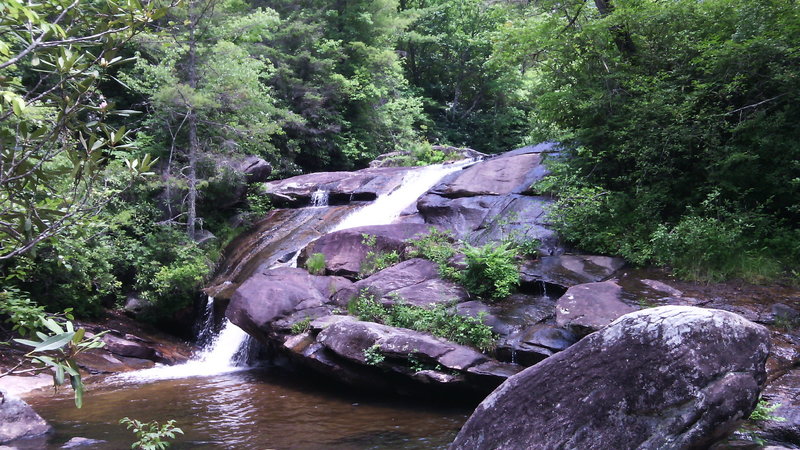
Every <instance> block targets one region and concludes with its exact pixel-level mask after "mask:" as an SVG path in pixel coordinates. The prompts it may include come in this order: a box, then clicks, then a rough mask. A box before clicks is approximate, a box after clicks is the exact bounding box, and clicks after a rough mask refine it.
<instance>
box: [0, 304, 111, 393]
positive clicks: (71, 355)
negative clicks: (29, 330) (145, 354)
mask: <svg viewBox="0 0 800 450" xmlns="http://www.w3.org/2000/svg"><path fill="white" fill-rule="evenodd" d="M40 323H41V325H42V329H43V330H46V331H47V333H45V332H42V331H35V333H36V337H37V338H38V340H31V339H14V340H15V341H16V342H18V343H20V344H22V345H25V346H28V347H33V349H32V350H31V351H29V352H28V353H26V354H25V358H28V359H30V361H31V362H33V363H34V364H36V365H38V366H39V368H37V369H35V370H36V371H38V370H44V369H46V368H50V369H52V371H53V386H55V387H56V388H58V387H60V386H62V385H64V383H65V381H66V379H69V382H70V385H71V387H72V390H73V391H74V392H75V406H76V407H78V408H80V407H81V406H83V393H84V387H83V381H82V379H81V374H80V369H79V368H78V364H77V363H76V362H75V357H76V356H77V355H78V354H79V353H82V352H84V351H87V350H91V349H94V348H100V347H103V346H104V345H105V344H104V343H103V341H101V340H100V338H101V337H102V336H103V335H104V334H105V332H102V333H97V334H95V335H93V336H92V337H86V329H84V328H78V329H77V330H76V329H75V327H74V326H73V325H72V322H70V321H69V320H66V321H64V322H63V323H59V322H58V321H57V320H56V319H55V318H54V317H53V316H44V315H43V316H41V317H40ZM17 367H19V366H17ZM15 369H16V367H15V368H13V369H11V370H10V371H9V372H7V373H5V374H3V376H5V375H9V374H11V373H14V370H15Z"/></svg>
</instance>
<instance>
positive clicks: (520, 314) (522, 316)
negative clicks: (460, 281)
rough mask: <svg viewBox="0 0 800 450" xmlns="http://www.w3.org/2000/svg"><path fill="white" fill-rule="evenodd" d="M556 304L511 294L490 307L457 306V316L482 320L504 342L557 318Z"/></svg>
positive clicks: (473, 303)
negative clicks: (503, 339) (526, 329)
mask: <svg viewBox="0 0 800 450" xmlns="http://www.w3.org/2000/svg"><path fill="white" fill-rule="evenodd" d="M555 304H556V302H555V300H554V299H552V298H550V297H545V296H535V295H525V294H512V295H511V296H510V297H508V298H507V299H505V300H503V301H502V302H498V303H496V304H492V305H487V304H485V303H483V302H481V301H478V300H472V301H469V302H463V303H459V304H458V305H456V313H457V314H459V315H462V316H471V317H482V318H483V323H484V324H486V325H487V326H489V327H491V328H492V331H494V332H495V333H497V334H498V335H499V336H500V337H501V338H507V337H508V336H510V335H512V334H514V333H518V332H519V331H520V330H522V329H524V328H526V327H529V326H530V325H532V324H536V323H540V322H543V321H545V320H548V319H550V318H552V317H553V316H554V315H555Z"/></svg>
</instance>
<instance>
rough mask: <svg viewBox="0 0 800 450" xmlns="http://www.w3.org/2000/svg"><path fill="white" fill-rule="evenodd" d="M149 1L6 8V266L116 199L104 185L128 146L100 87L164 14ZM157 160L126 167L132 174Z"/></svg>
mask: <svg viewBox="0 0 800 450" xmlns="http://www.w3.org/2000/svg"><path fill="white" fill-rule="evenodd" d="M163 12H164V10H163V9H159V8H157V7H156V6H155V5H153V4H149V3H147V2H145V3H140V2H125V3H114V2H92V3H85V4H81V5H78V4H73V5H67V4H64V3H63V2H61V1H50V0H48V1H43V2H36V3H29V2H20V1H17V0H9V1H4V2H2V3H0V167H2V170H0V260H6V259H9V258H13V257H15V256H17V255H21V254H24V253H26V252H34V251H35V246H36V245H37V244H38V243H39V242H41V241H43V240H46V239H49V238H51V237H53V236H56V235H57V234H58V233H60V232H61V231H62V230H63V229H65V228H67V227H69V226H74V225H76V224H80V223H81V222H82V221H83V220H84V219H85V218H86V217H91V216H92V215H94V214H95V213H97V211H98V209H99V208H100V207H101V206H102V205H103V204H104V202H106V201H108V199H109V198H110V197H111V196H112V195H114V194H115V193H116V192H117V191H115V190H113V189H108V186H104V183H102V182H101V180H102V178H103V168H104V167H105V166H106V161H107V156H108V153H109V152H112V153H113V152H114V151H115V150H118V149H124V148H127V147H128V146H129V140H130V137H129V135H130V132H129V131H128V130H127V129H126V127H125V126H121V127H118V126H112V122H113V120H114V118H115V117H117V118H118V117H126V116H129V115H130V114H131V113H133V111H127V110H119V109H117V108H116V107H115V105H114V103H113V102H112V101H107V99H106V97H105V96H104V93H103V91H102V90H101V85H102V83H104V82H105V81H107V80H110V79H111V78H110V77H109V76H107V72H108V71H110V70H114V69H115V68H116V66H118V65H121V64H122V63H124V62H126V59H125V58H123V57H120V56H118V55H117V53H118V51H119V47H120V46H121V45H122V43H123V42H124V41H126V40H127V39H129V38H130V36H133V35H134V34H135V33H137V32H138V31H139V30H140V29H141V27H142V25H144V24H146V23H148V22H150V21H151V20H154V19H156V18H158V17H160V16H161V15H163ZM150 163H151V161H149V159H136V160H133V161H130V160H129V161H127V168H128V173H129V175H131V176H133V175H139V174H141V172H147V170H148V167H147V166H149V164H150Z"/></svg>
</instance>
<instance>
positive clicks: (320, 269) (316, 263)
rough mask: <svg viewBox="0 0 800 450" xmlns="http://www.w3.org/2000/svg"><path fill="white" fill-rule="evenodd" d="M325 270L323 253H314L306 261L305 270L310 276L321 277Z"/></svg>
mask: <svg viewBox="0 0 800 450" xmlns="http://www.w3.org/2000/svg"><path fill="white" fill-rule="evenodd" d="M326 268H327V266H326V263H325V255H324V254H323V253H314V254H313V255H311V256H309V257H308V259H307V260H306V270H308V273H310V274H312V275H323V274H324V273H325V269H326Z"/></svg>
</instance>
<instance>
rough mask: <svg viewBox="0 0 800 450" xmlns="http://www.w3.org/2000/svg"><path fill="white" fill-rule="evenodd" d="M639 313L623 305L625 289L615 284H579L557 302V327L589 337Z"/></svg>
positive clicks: (610, 282)
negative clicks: (615, 321)
mask: <svg viewBox="0 0 800 450" xmlns="http://www.w3.org/2000/svg"><path fill="white" fill-rule="evenodd" d="M636 309H637V308H635V307H633V306H630V305H628V304H626V303H624V302H623V301H622V288H621V287H620V286H619V285H618V284H617V283H616V282H614V281H603V282H599V283H587V284H579V285H575V286H572V287H570V288H569V289H567V292H566V293H564V295H563V296H561V298H560V299H558V303H557V304H556V323H557V324H558V325H559V326H562V327H569V328H571V329H572V330H573V331H575V332H576V333H578V334H581V335H586V334H589V333H591V332H593V331H597V330H599V329H600V328H603V327H604V326H606V325H608V324H610V323H611V322H613V321H614V320H616V319H617V318H618V317H620V316H623V315H625V314H628V313H629V312H633V311H636Z"/></svg>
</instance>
